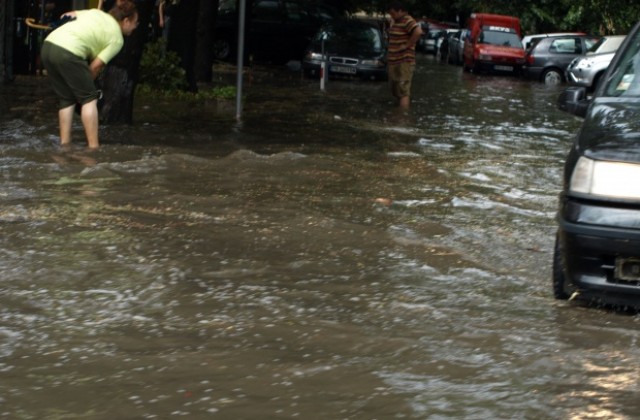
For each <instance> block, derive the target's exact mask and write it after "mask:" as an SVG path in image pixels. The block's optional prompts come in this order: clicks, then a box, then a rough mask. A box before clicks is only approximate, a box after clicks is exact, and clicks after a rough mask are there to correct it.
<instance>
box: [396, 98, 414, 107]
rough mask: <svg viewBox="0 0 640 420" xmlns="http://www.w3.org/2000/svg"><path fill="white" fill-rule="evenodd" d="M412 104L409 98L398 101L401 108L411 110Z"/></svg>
mask: <svg viewBox="0 0 640 420" xmlns="http://www.w3.org/2000/svg"><path fill="white" fill-rule="evenodd" d="M410 103H411V99H410V98H409V97H408V96H403V97H402V98H400V100H399V101H398V105H399V106H400V108H409V104H410Z"/></svg>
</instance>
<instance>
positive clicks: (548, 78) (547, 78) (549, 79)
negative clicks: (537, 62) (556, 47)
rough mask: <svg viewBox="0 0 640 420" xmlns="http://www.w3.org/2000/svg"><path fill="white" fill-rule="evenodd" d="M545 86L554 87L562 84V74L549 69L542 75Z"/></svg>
mask: <svg viewBox="0 0 640 420" xmlns="http://www.w3.org/2000/svg"><path fill="white" fill-rule="evenodd" d="M542 80H543V81H544V84H545V85H550V86H555V85H559V84H560V83H562V73H560V71H559V70H557V69H549V70H546V71H545V72H544V74H543V75H542Z"/></svg>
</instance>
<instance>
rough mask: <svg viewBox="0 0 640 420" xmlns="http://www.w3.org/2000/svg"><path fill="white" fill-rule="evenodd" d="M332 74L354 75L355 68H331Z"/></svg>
mask: <svg viewBox="0 0 640 420" xmlns="http://www.w3.org/2000/svg"><path fill="white" fill-rule="evenodd" d="M330 70H331V71H332V72H334V73H344V74H356V68H355V67H347V66H331V69H330Z"/></svg>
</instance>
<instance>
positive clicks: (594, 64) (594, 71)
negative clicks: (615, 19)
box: [565, 35, 625, 91]
mask: <svg viewBox="0 0 640 420" xmlns="http://www.w3.org/2000/svg"><path fill="white" fill-rule="evenodd" d="M624 38H625V36H624V35H613V36H604V37H602V38H600V40H599V41H598V42H596V43H595V44H594V45H593V46H592V47H591V48H590V49H589V51H587V53H586V54H585V55H582V56H580V57H576V58H574V59H573V61H571V63H570V64H569V67H567V72H566V74H565V78H566V80H567V82H568V83H569V84H570V85H574V86H584V87H586V88H587V90H589V91H593V90H595V87H596V86H597V85H598V82H599V81H600V77H602V75H603V74H604V72H605V71H606V70H607V67H608V66H609V63H610V62H611V60H612V59H613V56H614V55H615V52H616V51H617V50H618V47H620V44H622V41H624Z"/></svg>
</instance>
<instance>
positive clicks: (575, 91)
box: [558, 86, 591, 118]
mask: <svg viewBox="0 0 640 420" xmlns="http://www.w3.org/2000/svg"><path fill="white" fill-rule="evenodd" d="M590 103H591V101H590V100H589V99H587V89H586V88H584V87H577V86H571V87H568V88H566V89H565V90H564V92H562V93H561V94H560V96H559V97H558V109H560V110H561V111H565V112H568V113H570V114H573V115H575V116H578V117H582V118H584V117H585V116H586V115H587V108H588V107H589V104H590Z"/></svg>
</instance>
